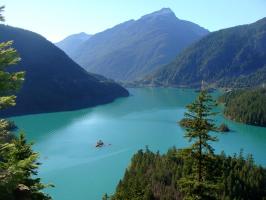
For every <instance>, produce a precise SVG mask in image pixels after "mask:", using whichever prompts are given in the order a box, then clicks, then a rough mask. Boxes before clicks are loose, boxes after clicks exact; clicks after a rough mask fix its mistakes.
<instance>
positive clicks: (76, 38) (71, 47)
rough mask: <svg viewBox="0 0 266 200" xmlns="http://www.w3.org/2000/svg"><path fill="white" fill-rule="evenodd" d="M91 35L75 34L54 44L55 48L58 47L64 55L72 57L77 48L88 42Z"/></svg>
mask: <svg viewBox="0 0 266 200" xmlns="http://www.w3.org/2000/svg"><path fill="white" fill-rule="evenodd" d="M91 36H92V35H89V34H87V33H84V32H81V33H77V34H73V35H70V36H68V37H66V38H65V39H63V40H62V41H60V42H57V43H55V45H56V46H58V47H59V48H60V49H62V50H63V51H64V52H65V53H66V54H68V55H72V54H73V53H74V52H75V51H77V49H78V48H79V46H80V45H81V44H82V43H83V42H85V41H86V40H88V39H89V38H90V37H91Z"/></svg>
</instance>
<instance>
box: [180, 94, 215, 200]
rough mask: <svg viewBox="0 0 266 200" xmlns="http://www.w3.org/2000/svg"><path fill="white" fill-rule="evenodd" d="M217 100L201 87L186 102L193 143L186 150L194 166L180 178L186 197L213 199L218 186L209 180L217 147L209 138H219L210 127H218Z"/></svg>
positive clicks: (188, 131)
mask: <svg viewBox="0 0 266 200" xmlns="http://www.w3.org/2000/svg"><path fill="white" fill-rule="evenodd" d="M216 105H217V104H216V102H215V101H214V100H213V99H212V97H211V95H209V94H208V92H207V91H206V90H204V89H202V90H201V91H200V93H199V95H198V97H197V98H196V100H195V101H194V102H193V103H191V104H189V105H188V106H187V109H188V111H187V112H186V113H185V118H184V121H185V122H186V123H184V127H185V129H186V133H185V137H186V138H188V140H189V142H192V145H191V146H190V147H189V148H188V149H187V150H186V151H184V152H185V154H186V156H189V157H190V158H192V159H193V162H194V163H195V167H194V170H193V173H192V174H191V176H190V177H185V178H182V179H181V180H180V181H179V184H180V185H181V190H182V191H183V193H184V195H185V198H184V199H194V200H195V199H199V200H201V199H214V198H215V190H216V189H218V186H217V185H215V184H213V181H209V180H208V179H209V177H210V175H209V174H208V173H209V171H208V165H209V164H210V162H211V159H212V157H213V155H214V149H213V147H212V146H211V144H210V142H214V141H217V137H216V136H212V134H211V133H210V132H211V131H216V130H217V127H216V126H215V123H214V120H213V116H215V115H216V114H217V113H216V112H213V109H214V107H215V106H216ZM212 178H214V177H212Z"/></svg>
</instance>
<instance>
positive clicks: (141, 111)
mask: <svg viewBox="0 0 266 200" xmlns="http://www.w3.org/2000/svg"><path fill="white" fill-rule="evenodd" d="M129 91H130V93H131V96H130V97H128V98H121V99H118V100H116V101H115V102H113V103H110V104H107V105H103V106H97V107H95V108H89V109H83V110H78V111H72V112H58V113H48V114H39V115H28V116H21V117H15V118H13V120H15V122H16V124H17V125H18V126H19V128H20V129H21V130H23V131H25V132H26V136H27V138H28V140H29V141H34V142H35V145H34V149H35V150H36V151H38V152H40V161H41V162H42V163H43V164H42V165H41V167H40V170H39V171H40V173H39V176H40V177H42V180H43V182H45V183H53V184H54V185H55V186H56V187H55V188H52V189H49V190H48V192H49V194H51V195H52V197H53V198H54V200H100V199H101V197H102V196H103V194H104V193H109V194H110V193H113V192H114V190H115V187H116V185H117V183H118V181H119V179H120V178H122V176H123V174H124V171H125V169H126V167H127V166H128V165H129V163H130V158H131V156H132V155H133V154H134V153H135V152H136V151H137V150H139V149H141V148H145V146H146V145H148V146H149V148H150V149H152V150H154V151H157V150H159V151H160V152H165V151H167V149H168V148H170V147H172V146H176V147H178V148H180V147H185V146H186V145H188V143H187V141H186V140H185V139H184V138H183V133H184V131H183V129H182V128H180V127H179V126H178V125H177V123H176V122H177V121H178V120H180V119H181V118H182V117H183V114H184V111H185V105H186V104H188V103H190V102H192V101H193V100H194V98H195V97H196V93H195V92H194V91H193V90H187V89H186V90H182V89H173V88H172V89H171V88H170V89H165V88H156V89H152V88H147V89H143V88H142V89H129ZM222 121H224V122H225V123H226V124H228V125H229V128H230V129H232V131H231V132H229V133H227V134H224V135H221V136H220V137H219V138H220V141H219V142H218V143H216V144H215V145H214V146H215V148H216V152H220V151H221V150H224V151H225V152H226V153H227V154H233V153H239V152H240V149H244V153H252V154H253V156H254V159H255V161H256V162H257V163H259V164H261V165H263V166H266V157H265V150H266V128H261V127H255V126H248V125H243V124H239V123H235V122H232V121H229V120H226V119H224V118H223V116H222V115H219V116H218V117H217V122H218V123H220V122H222ZM99 139H101V140H103V141H104V142H105V143H106V144H107V146H105V147H103V148H101V149H96V148H95V144H96V142H97V140H99ZM109 144H110V145H109Z"/></svg>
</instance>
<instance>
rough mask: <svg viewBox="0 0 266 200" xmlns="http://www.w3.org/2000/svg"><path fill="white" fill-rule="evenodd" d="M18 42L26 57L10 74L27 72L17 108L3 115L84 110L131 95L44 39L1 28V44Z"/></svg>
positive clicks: (10, 28)
mask: <svg viewBox="0 0 266 200" xmlns="http://www.w3.org/2000/svg"><path fill="white" fill-rule="evenodd" d="M9 40H13V41H14V45H13V46H14V48H15V49H17V51H18V53H19V54H20V57H21V58H22V60H21V62H19V64H18V65H16V66H10V67H9V70H10V71H25V72H26V77H25V82H24V84H23V86H22V89H21V90H20V91H19V92H18V94H17V96H18V97H17V105H16V106H15V107H11V108H8V109H6V110H4V111H3V112H2V111H1V113H0V115H1V116H13V115H24V114H34V113H42V112H56V111H65V110H74V109H81V108H85V107H90V106H95V105H99V104H104V103H108V102H111V101H113V100H114V99H116V98H118V97H123V96H128V91H127V90H126V89H124V88H123V87H121V86H120V85H118V84H117V83H114V82H113V81H110V80H107V79H105V78H104V77H102V76H98V75H94V74H90V73H88V72H86V71H85V70H84V69H82V68H81V67H80V66H79V65H77V64H76V63H75V62H73V61H72V60H71V59H70V58H69V57H68V56H67V55H66V54H65V53H64V52H63V51H62V50H60V49H59V48H57V47H56V46H55V45H53V44H52V43H51V42H49V41H48V40H46V39H45V38H43V37H42V36H40V35H38V34H36V33H33V32H30V31H27V30H23V29H20V28H15V27H11V26H6V25H0V42H3V41H9Z"/></svg>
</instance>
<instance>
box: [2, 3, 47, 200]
mask: <svg viewBox="0 0 266 200" xmlns="http://www.w3.org/2000/svg"><path fill="white" fill-rule="evenodd" d="M3 9H4V7H3V6H2V7H0V21H4V18H3V15H2V11H3ZM12 43H13V42H12V41H8V42H2V43H0V111H1V110H3V109H6V108H8V107H10V106H14V105H15V104H16V102H15V100H16V96H15V95H11V94H13V93H14V92H15V91H17V90H18V89H19V88H20V86H21V84H22V82H23V80H24V72H9V71H8V67H10V66H12V65H15V64H17V63H18V62H19V61H20V58H19V56H18V53H17V51H16V50H15V49H14V48H12V47H11V45H12ZM12 126H14V125H12V124H11V123H9V122H8V121H7V120H4V119H1V120H0V199H5V200H49V199H51V198H50V196H48V195H46V194H44V193H43V192H42V191H41V190H42V189H44V188H45V187H47V186H48V185H44V184H42V183H41V182H40V179H39V178H36V177H34V176H35V175H37V169H38V165H39V163H38V162H37V159H38V154H37V153H35V152H33V151H32V148H31V146H32V144H28V143H27V142H26V139H25V137H24V135H23V134H21V135H19V137H18V138H15V137H11V133H10V130H11V129H12Z"/></svg>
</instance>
